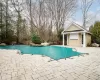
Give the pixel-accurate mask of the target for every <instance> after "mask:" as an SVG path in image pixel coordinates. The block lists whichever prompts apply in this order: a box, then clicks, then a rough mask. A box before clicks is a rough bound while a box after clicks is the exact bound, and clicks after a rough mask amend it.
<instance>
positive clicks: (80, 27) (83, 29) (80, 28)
mask: <svg viewBox="0 0 100 80" xmlns="http://www.w3.org/2000/svg"><path fill="white" fill-rule="evenodd" d="M72 25H75V26H76V27H78V28H79V30H72V31H67V30H68V28H69V27H71V26H72ZM80 31H85V32H86V33H89V34H91V33H90V32H89V31H88V30H86V29H85V28H83V27H82V26H80V25H79V24H77V23H75V22H72V23H71V24H70V25H69V26H68V27H67V29H66V30H64V31H63V32H62V33H64V32H80Z"/></svg>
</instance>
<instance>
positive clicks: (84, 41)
mask: <svg viewBox="0 0 100 80" xmlns="http://www.w3.org/2000/svg"><path fill="white" fill-rule="evenodd" d="M83 47H86V33H85V32H84V33H83Z"/></svg>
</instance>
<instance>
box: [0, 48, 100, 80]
mask: <svg viewBox="0 0 100 80" xmlns="http://www.w3.org/2000/svg"><path fill="white" fill-rule="evenodd" d="M78 50H80V51H82V50H83V51H85V52H89V55H84V56H79V57H73V58H70V59H66V60H65V59H61V60H58V61H51V62H48V61H49V60H50V58H49V57H42V56H40V55H27V54H26V55H19V54H16V51H11V50H0V80H100V48H84V49H83V48H81V49H78Z"/></svg>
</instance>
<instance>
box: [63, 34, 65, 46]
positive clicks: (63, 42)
mask: <svg viewBox="0 0 100 80" xmlns="http://www.w3.org/2000/svg"><path fill="white" fill-rule="evenodd" d="M64 38H65V37H64V34H63V46H64V43H65V39H64Z"/></svg>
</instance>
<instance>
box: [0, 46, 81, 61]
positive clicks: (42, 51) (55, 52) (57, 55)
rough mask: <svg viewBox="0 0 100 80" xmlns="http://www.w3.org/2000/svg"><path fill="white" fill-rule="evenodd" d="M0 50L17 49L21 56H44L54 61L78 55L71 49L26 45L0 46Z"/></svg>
mask: <svg viewBox="0 0 100 80" xmlns="http://www.w3.org/2000/svg"><path fill="white" fill-rule="evenodd" d="M0 49H18V50H20V51H21V53H22V54H34V55H35V54H36V55H45V56H48V57H50V58H52V59H54V60H59V59H63V58H69V57H72V56H78V55H80V53H79V52H76V51H73V50H72V48H66V47H60V46H43V47H34V46H28V45H11V46H0Z"/></svg>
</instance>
